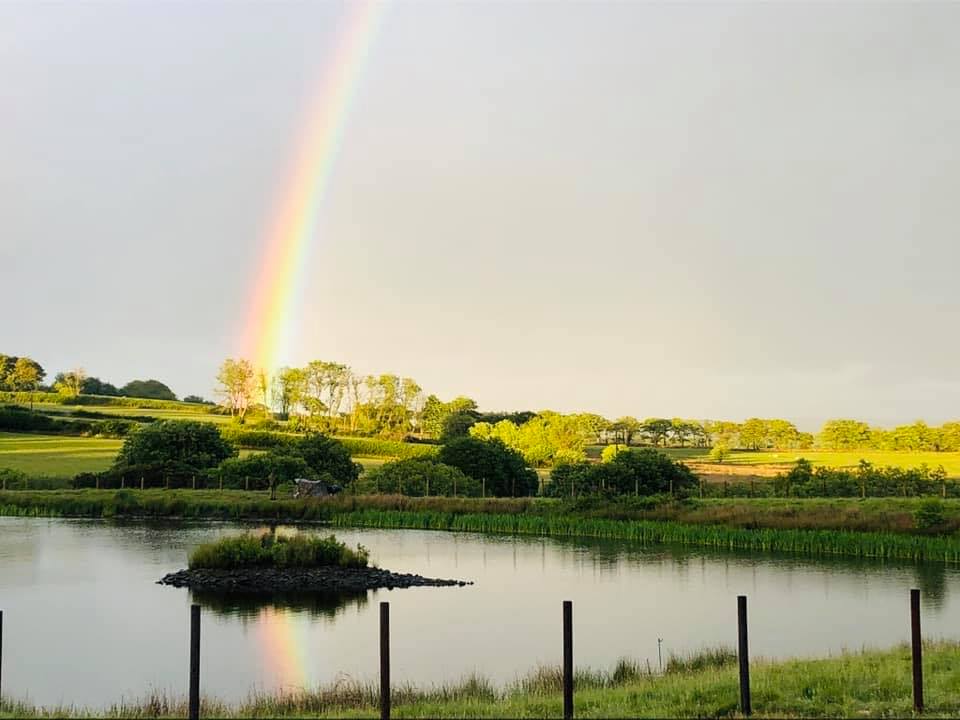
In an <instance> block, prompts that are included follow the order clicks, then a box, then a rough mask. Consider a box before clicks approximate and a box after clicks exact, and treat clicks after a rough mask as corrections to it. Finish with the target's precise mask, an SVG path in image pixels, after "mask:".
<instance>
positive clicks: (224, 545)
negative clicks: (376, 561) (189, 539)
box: [189, 533, 370, 570]
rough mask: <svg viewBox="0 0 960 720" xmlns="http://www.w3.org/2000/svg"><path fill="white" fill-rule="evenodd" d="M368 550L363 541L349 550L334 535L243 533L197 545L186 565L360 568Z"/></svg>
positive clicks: (191, 567)
mask: <svg viewBox="0 0 960 720" xmlns="http://www.w3.org/2000/svg"><path fill="white" fill-rule="evenodd" d="M369 558H370V553H369V551H368V550H367V549H366V548H364V547H363V546H362V545H358V546H357V549H356V550H351V549H350V548H348V547H347V546H346V545H345V544H344V543H342V542H339V541H338V540H337V539H336V538H335V537H334V536H333V535H330V536H328V537H325V538H321V537H311V536H309V535H292V536H286V535H275V534H274V533H267V534H264V535H261V536H260V537H257V536H256V535H252V534H250V533H244V534H243V535H239V536H236V537H228V538H223V539H221V540H218V541H216V542H212V543H205V544H203V545H200V546H198V547H197V548H196V549H194V551H193V552H192V553H190V560H189V567H190V569H191V570H193V569H197V568H218V569H226V570H230V569H235V568H248V567H281V568H283V567H325V566H331V565H333V566H337V567H345V568H363V567H366V566H367V562H368V561H369Z"/></svg>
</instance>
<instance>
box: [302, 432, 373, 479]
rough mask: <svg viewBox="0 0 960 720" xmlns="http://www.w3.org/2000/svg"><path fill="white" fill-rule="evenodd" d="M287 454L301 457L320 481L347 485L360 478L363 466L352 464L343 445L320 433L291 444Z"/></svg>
mask: <svg viewBox="0 0 960 720" xmlns="http://www.w3.org/2000/svg"><path fill="white" fill-rule="evenodd" d="M287 454H290V455H297V456H299V457H302V458H303V459H304V460H305V461H306V462H307V466H308V467H309V468H310V470H311V471H312V472H313V474H314V475H315V476H316V477H317V478H320V479H330V480H334V481H336V482H338V483H340V484H342V485H349V484H350V483H352V482H354V481H355V480H356V479H357V478H358V477H360V472H361V470H363V466H362V465H360V464H359V463H355V462H353V460H352V459H351V458H350V453H349V452H348V451H347V448H346V447H344V445H343V443H341V442H339V441H338V440H334V439H333V438H330V437H327V436H326V435H321V434H320V433H309V434H308V435H307V436H306V437H304V438H301V439H300V440H297V441H295V442H294V443H292V444H291V445H290V446H289V448H288V450H287Z"/></svg>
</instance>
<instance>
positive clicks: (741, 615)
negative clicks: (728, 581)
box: [737, 595, 752, 715]
mask: <svg viewBox="0 0 960 720" xmlns="http://www.w3.org/2000/svg"><path fill="white" fill-rule="evenodd" d="M737 640H738V643H737V645H738V649H737V657H738V658H739V660H740V712H742V713H743V714H744V715H749V714H750V713H751V712H752V709H751V707H750V653H749V651H748V649H747V596H746V595H737Z"/></svg>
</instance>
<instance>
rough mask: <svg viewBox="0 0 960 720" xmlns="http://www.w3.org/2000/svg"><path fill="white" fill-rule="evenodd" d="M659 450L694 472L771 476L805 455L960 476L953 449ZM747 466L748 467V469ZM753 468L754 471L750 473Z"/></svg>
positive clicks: (594, 449)
mask: <svg viewBox="0 0 960 720" xmlns="http://www.w3.org/2000/svg"><path fill="white" fill-rule="evenodd" d="M601 450H602V446H591V447H590V448H588V449H587V454H588V456H589V457H592V458H599V457H600V452H601ZM660 452H662V453H664V454H666V455H668V456H669V457H671V458H672V459H674V460H680V461H683V462H686V463H689V464H690V465H691V466H693V469H694V470H695V471H697V472H705V473H708V474H717V475H723V474H729V475H743V474H750V475H756V476H772V475H775V474H776V473H779V472H784V471H786V470H789V469H790V467H791V466H792V465H793V464H794V463H795V462H796V461H797V460H799V459H800V458H806V459H807V460H809V461H810V462H811V463H813V464H814V466H818V465H825V466H827V467H832V468H855V467H857V465H858V464H859V463H860V460H861V459H862V460H866V461H867V462H869V463H871V464H873V465H875V466H877V467H899V468H916V467H920V466H921V465H924V464H926V465H929V466H930V467H931V468H935V467H937V466H938V465H943V469H944V470H946V471H947V476H948V477H950V478H960V453H956V452H904V451H893V450H761V451H752V450H732V451H731V452H730V455H729V456H728V457H727V458H726V459H725V460H724V461H723V462H722V463H717V462H714V461H713V460H711V458H710V449H709V448H661V450H660ZM748 468H749V469H748ZM751 470H754V471H755V472H751Z"/></svg>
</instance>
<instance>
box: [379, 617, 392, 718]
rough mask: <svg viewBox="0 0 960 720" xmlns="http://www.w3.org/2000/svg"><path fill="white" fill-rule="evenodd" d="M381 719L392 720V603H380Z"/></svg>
mask: <svg viewBox="0 0 960 720" xmlns="http://www.w3.org/2000/svg"><path fill="white" fill-rule="evenodd" d="M380 718H381V720H390V603H388V602H382V603H380Z"/></svg>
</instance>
